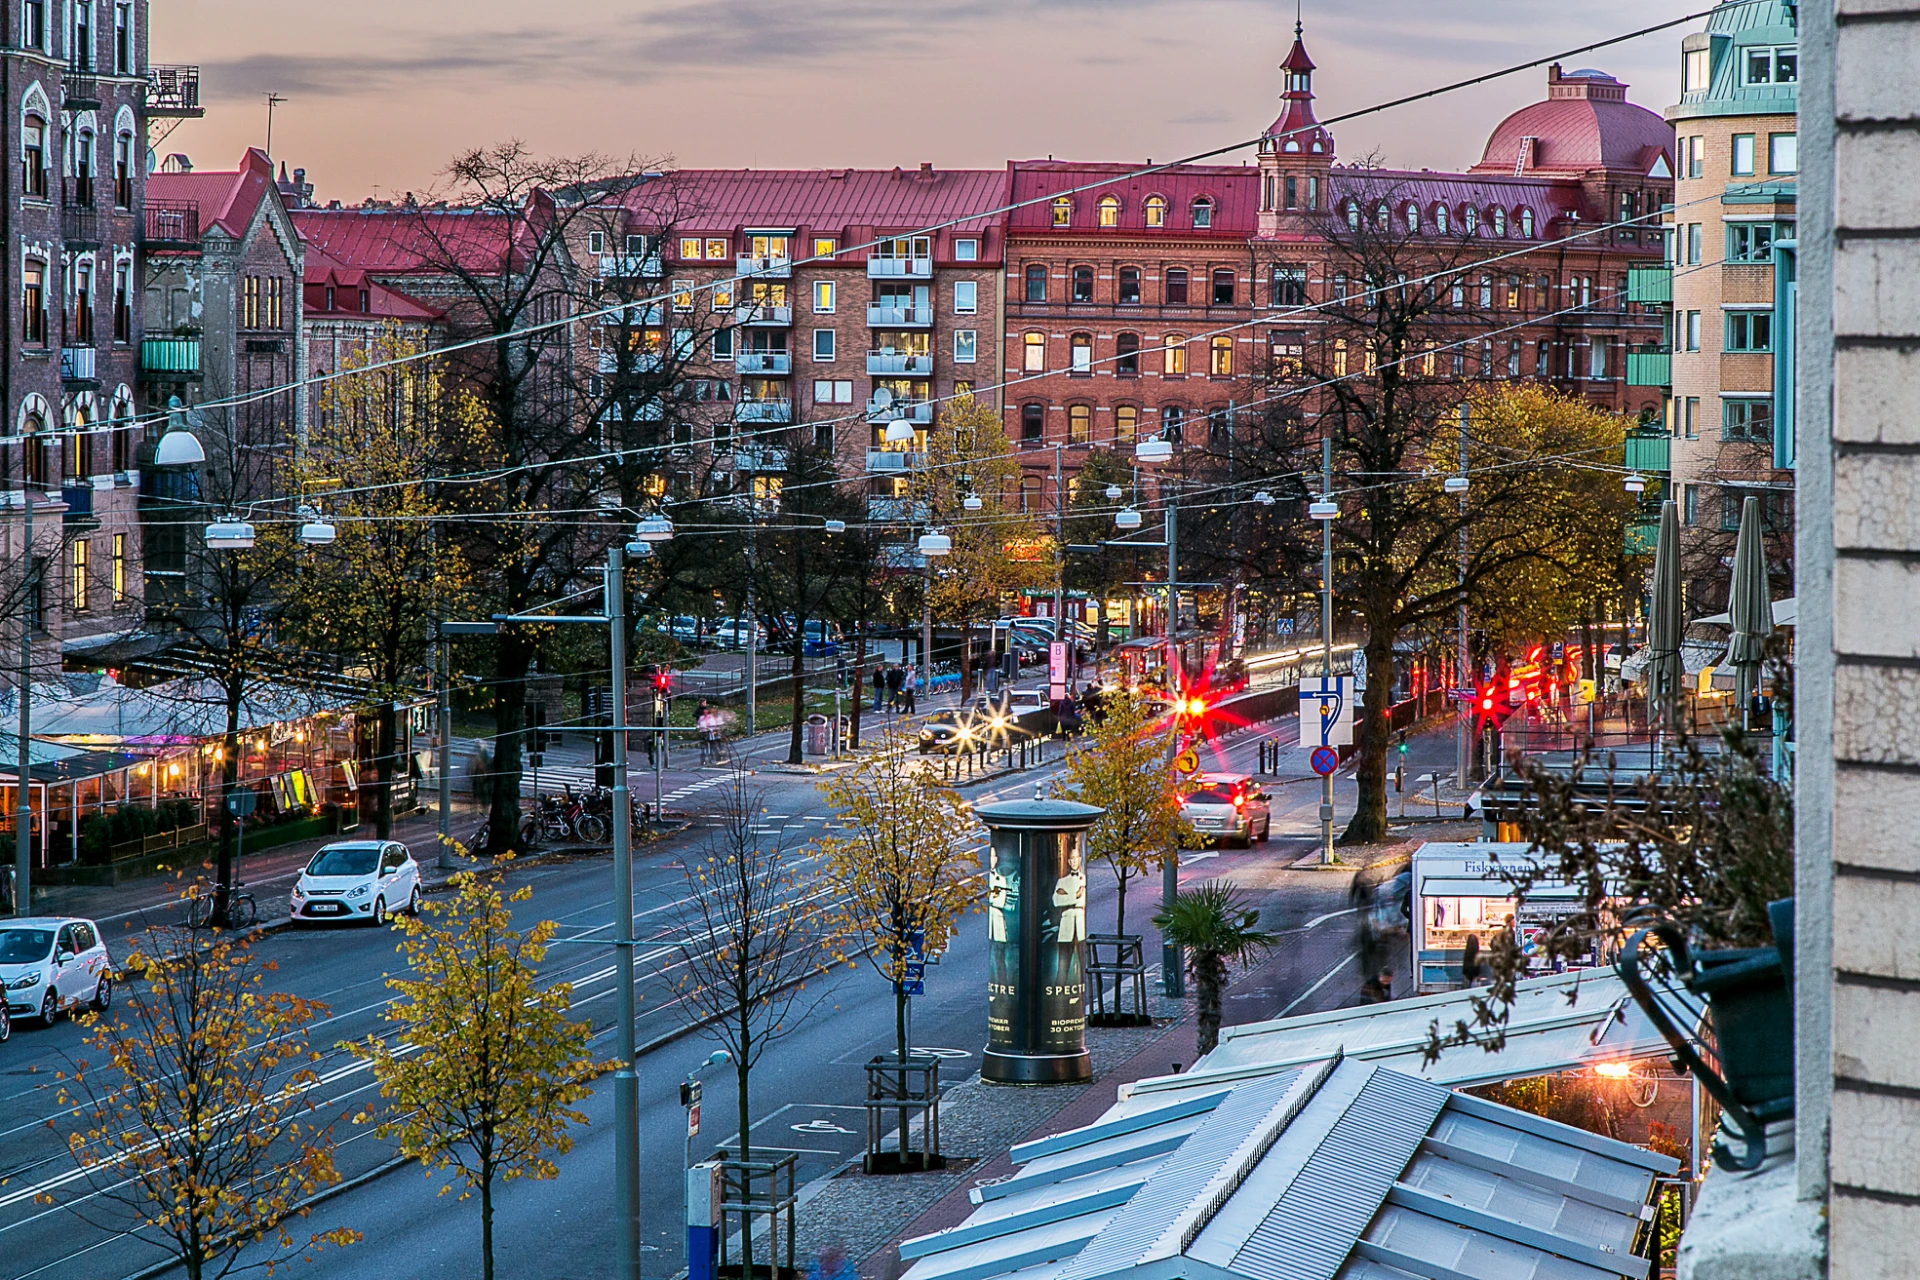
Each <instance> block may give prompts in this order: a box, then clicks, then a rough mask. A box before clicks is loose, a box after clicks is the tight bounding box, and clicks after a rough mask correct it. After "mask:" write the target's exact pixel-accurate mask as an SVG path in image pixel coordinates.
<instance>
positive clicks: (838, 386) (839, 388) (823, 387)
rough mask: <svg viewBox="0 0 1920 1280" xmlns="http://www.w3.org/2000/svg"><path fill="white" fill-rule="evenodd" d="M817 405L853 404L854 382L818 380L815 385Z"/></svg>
mask: <svg viewBox="0 0 1920 1280" xmlns="http://www.w3.org/2000/svg"><path fill="white" fill-rule="evenodd" d="M813 402H814V403H815V404H852V403H853V382H852V381H851V380H850V379H847V378H817V379H815V380H814V384H813Z"/></svg>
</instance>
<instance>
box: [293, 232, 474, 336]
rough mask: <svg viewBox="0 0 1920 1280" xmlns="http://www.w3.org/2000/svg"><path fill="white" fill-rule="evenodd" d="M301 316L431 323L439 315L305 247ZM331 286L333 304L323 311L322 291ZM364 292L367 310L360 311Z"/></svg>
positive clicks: (357, 270)
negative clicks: (304, 300) (367, 317)
mask: <svg viewBox="0 0 1920 1280" xmlns="http://www.w3.org/2000/svg"><path fill="white" fill-rule="evenodd" d="M305 284H306V290H307V293H306V305H305V308H304V311H305V315H306V317H307V318H308V319H310V320H311V319H319V318H325V317H330V316H372V317H374V318H376V319H382V320H402V321H418V322H424V323H432V322H433V321H436V320H439V319H440V318H441V313H440V312H438V311H436V310H434V309H433V308H432V307H429V306H426V305H425V304H423V303H420V302H417V301H415V300H414V299H412V298H410V297H408V296H407V295H406V294H404V293H402V292H400V291H399V290H398V289H390V288H388V287H387V286H386V285H383V284H381V283H380V282H379V281H378V280H375V279H373V278H372V276H370V275H369V274H368V273H367V271H366V270H365V269H364V268H361V267H353V266H348V265H346V264H344V263H342V262H340V261H339V260H338V259H336V258H334V257H332V256H330V255H329V254H328V253H327V252H326V251H325V250H323V249H320V248H318V247H317V246H314V245H311V244H310V245H308V246H307V273H306V280H305ZM328 285H332V286H333V291H334V297H333V301H334V305H333V307H332V309H331V310H329V309H328V308H327V303H326V297H327V294H326V290H327V286H328ZM362 289H365V290H366V291H367V309H366V310H365V311H362V310H361V309H360V290H362Z"/></svg>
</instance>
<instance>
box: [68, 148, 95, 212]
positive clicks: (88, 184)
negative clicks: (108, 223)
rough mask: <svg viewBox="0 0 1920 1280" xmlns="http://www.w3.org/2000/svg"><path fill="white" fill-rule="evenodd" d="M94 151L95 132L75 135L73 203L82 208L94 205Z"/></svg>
mask: <svg viewBox="0 0 1920 1280" xmlns="http://www.w3.org/2000/svg"><path fill="white" fill-rule="evenodd" d="M93 150H94V148H93V130H91V129H81V130H80V131H79V132H78V133H76V134H74V135H73V202H74V203H75V204H77V205H80V206H82V207H91V206H92V204H93V167H94V166H93V160H94V155H93Z"/></svg>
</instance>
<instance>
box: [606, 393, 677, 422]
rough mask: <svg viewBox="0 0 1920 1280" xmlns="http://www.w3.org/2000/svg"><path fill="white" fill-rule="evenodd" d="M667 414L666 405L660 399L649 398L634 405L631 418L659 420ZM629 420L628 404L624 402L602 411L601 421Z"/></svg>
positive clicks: (650, 420)
mask: <svg viewBox="0 0 1920 1280" xmlns="http://www.w3.org/2000/svg"><path fill="white" fill-rule="evenodd" d="M665 416H666V407H665V406H664V405H662V404H661V403H660V402H659V401H658V400H654V399H647V400H643V401H641V402H640V403H639V404H637V405H634V406H633V414H632V418H631V420H632V421H634V422H658V421H660V420H661V419H662V418H664V417H665ZM628 420H629V419H628V414H627V406H626V405H623V404H610V405H608V406H607V407H606V408H604V409H602V410H601V411H600V421H602V422H626V421H628Z"/></svg>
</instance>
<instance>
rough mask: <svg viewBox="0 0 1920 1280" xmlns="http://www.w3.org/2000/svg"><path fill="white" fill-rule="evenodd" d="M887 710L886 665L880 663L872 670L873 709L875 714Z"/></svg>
mask: <svg viewBox="0 0 1920 1280" xmlns="http://www.w3.org/2000/svg"><path fill="white" fill-rule="evenodd" d="M886 708H887V664H886V663H884V662H882V663H881V664H880V665H879V666H877V667H875V668H874V669H873V709H874V711H875V712H880V711H884V710H886Z"/></svg>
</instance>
